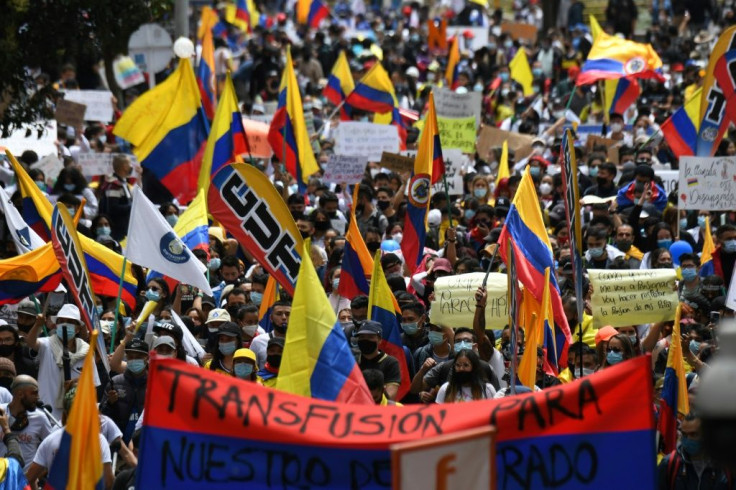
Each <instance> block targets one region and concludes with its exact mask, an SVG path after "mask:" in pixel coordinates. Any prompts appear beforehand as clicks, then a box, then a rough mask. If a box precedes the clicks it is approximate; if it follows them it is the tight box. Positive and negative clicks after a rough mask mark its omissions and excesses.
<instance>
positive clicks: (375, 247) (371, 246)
mask: <svg viewBox="0 0 736 490" xmlns="http://www.w3.org/2000/svg"><path fill="white" fill-rule="evenodd" d="M365 246H366V247H367V248H368V251H369V252H370V253H371V254H375V253H376V252H377V251H378V249H379V248H381V242H367V243H366V244H365Z"/></svg>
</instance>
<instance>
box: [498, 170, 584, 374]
mask: <svg viewBox="0 0 736 490" xmlns="http://www.w3.org/2000/svg"><path fill="white" fill-rule="evenodd" d="M509 240H511V246H512V247H514V256H515V258H516V267H517V271H518V276H519V281H520V282H521V283H522V284H523V285H524V287H525V288H527V289H529V290H530V291H531V292H532V295H533V296H534V298H536V300H537V301H539V302H540V303H541V302H542V298H543V295H544V270H545V269H546V268H547V267H549V268H550V269H553V268H554V263H555V262H554V258H553V255H552V246H551V245H550V242H549V236H548V235H547V230H546V229H545V227H544V221H543V220H542V213H541V211H540V210H539V199H538V198H537V191H536V190H535V188H534V182H533V181H532V177H531V174H530V173H529V169H527V170H525V171H524V176H523V177H522V178H521V183H520V184H519V189H518V190H517V191H516V197H514V201H513V202H512V203H511V209H509V213H508V216H507V217H506V223H505V224H504V226H503V229H502V230H501V236H500V237H499V238H498V242H499V244H500V250H499V252H500V254H501V257H504V258H505V257H508V252H507V251H506V248H507V246H508V241H509ZM549 282H550V286H551V287H550V291H549V294H550V303H551V304H552V316H553V319H554V325H549V328H550V331H548V332H545V342H546V338H547V337H548V336H549V338H550V342H549V343H548V344H547V345H550V344H551V347H552V348H551V349H549V350H548V351H547V356H548V358H550V357H551V359H549V360H550V364H551V366H552V367H553V368H556V369H557V371H556V372H559V367H560V366H562V369H564V368H565V367H566V366H567V350H568V348H569V346H570V343H571V341H572V337H571V335H570V327H569V326H568V325H567V318H566V317H565V311H564V310H563V309H562V298H561V297H560V288H559V286H558V285H557V279H556V278H555V276H554V274H552V275H550V281H549ZM552 330H553V331H552Z"/></svg>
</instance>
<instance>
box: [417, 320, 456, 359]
mask: <svg viewBox="0 0 736 490" xmlns="http://www.w3.org/2000/svg"><path fill="white" fill-rule="evenodd" d="M426 329H427V338H428V339H429V343H427V344H426V345H424V346H422V347H420V348H419V349H418V350H417V351H416V352H415V353H414V365H415V366H422V365H423V364H424V361H426V360H427V359H428V358H432V359H434V360H435V362H437V363H441V362H444V361H447V360H449V359H452V357H453V355H454V351H453V349H452V344H451V343H450V339H452V338H453V332H452V329H449V328H447V327H441V326H439V325H435V324H432V323H427V325H426Z"/></svg>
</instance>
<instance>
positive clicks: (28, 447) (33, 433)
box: [0, 403, 54, 470]
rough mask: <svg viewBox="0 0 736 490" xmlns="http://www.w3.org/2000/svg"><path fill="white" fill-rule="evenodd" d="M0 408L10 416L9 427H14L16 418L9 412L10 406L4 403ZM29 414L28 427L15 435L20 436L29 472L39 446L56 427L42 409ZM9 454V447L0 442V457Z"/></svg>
mask: <svg viewBox="0 0 736 490" xmlns="http://www.w3.org/2000/svg"><path fill="white" fill-rule="evenodd" d="M0 408H2V409H3V411H4V412H5V413H7V414H8V425H10V426H11V427H12V425H13V424H14V423H15V417H13V415H12V414H11V413H10V411H8V404H7V403H3V404H2V405H0ZM27 413H28V425H27V426H26V427H25V428H24V429H23V430H17V431H14V433H15V434H18V444H20V452H21V454H22V455H23V461H24V463H25V466H24V467H23V469H24V470H27V469H28V467H29V466H30V465H31V462H32V461H33V458H34V457H35V456H36V450H37V449H38V446H40V445H41V442H42V441H43V440H44V439H46V437H47V436H48V435H49V434H51V432H52V431H53V430H54V426H53V425H51V422H50V421H49V418H48V417H47V416H46V414H44V413H43V412H42V411H41V409H36V410H34V411H33V412H27ZM7 453H8V448H7V446H6V445H5V443H3V442H2V441H0V456H1V457H5V455H6V454H7Z"/></svg>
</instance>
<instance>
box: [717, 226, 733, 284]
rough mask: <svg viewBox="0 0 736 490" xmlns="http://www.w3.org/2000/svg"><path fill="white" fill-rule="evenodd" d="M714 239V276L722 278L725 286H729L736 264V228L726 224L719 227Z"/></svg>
mask: <svg viewBox="0 0 736 490" xmlns="http://www.w3.org/2000/svg"><path fill="white" fill-rule="evenodd" d="M716 238H717V239H718V246H717V247H716V250H715V251H714V252H713V269H714V274H715V275H717V276H718V277H720V278H722V279H723V281H724V283H725V284H731V276H732V275H733V270H734V264H735V263H736V226H734V225H728V224H726V225H721V226H719V227H718V229H717V230H716Z"/></svg>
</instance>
